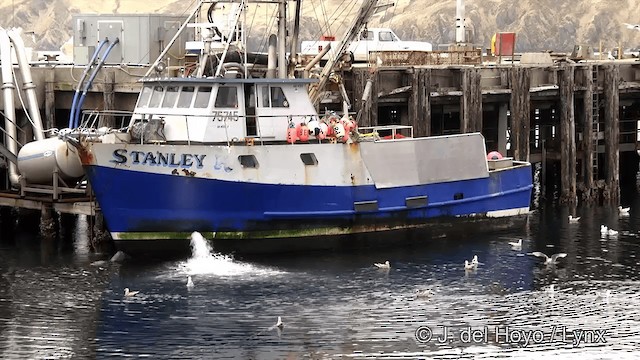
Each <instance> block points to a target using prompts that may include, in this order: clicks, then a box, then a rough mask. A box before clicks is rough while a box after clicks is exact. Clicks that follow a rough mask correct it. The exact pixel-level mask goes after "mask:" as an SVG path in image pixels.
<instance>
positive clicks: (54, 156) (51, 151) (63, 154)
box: [18, 138, 84, 184]
mask: <svg viewBox="0 0 640 360" xmlns="http://www.w3.org/2000/svg"><path fill="white" fill-rule="evenodd" d="M55 169H58V175H59V176H60V177H61V178H63V179H64V180H73V179H78V178H80V177H82V175H84V170H83V169H82V163H81V162H80V157H79V156H78V150H77V149H76V148H75V147H73V146H72V145H69V144H68V143H67V142H66V141H64V140H60V139H58V138H48V139H44V140H39V141H32V142H30V143H27V144H25V145H24V146H23V147H22V149H20V151H19V152H18V171H20V175H22V176H23V177H24V178H25V179H26V180H27V182H28V183H32V184H50V183H51V182H52V179H53V171H54V170H55Z"/></svg>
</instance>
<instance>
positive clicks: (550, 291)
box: [544, 284, 556, 297]
mask: <svg viewBox="0 0 640 360" xmlns="http://www.w3.org/2000/svg"><path fill="white" fill-rule="evenodd" d="M555 287H556V286H555V285H554V284H551V285H549V286H548V287H546V288H545V289H544V292H546V293H547V294H549V296H551V297H553V295H554V292H555Z"/></svg>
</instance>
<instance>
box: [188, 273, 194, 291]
mask: <svg viewBox="0 0 640 360" xmlns="http://www.w3.org/2000/svg"><path fill="white" fill-rule="evenodd" d="M194 286H195V285H194V283H193V280H191V275H189V277H187V287H188V288H192V287H194Z"/></svg>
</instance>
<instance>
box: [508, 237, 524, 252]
mask: <svg viewBox="0 0 640 360" xmlns="http://www.w3.org/2000/svg"><path fill="white" fill-rule="evenodd" d="M509 245H511V247H512V248H513V250H519V249H522V239H518V241H516V242H510V243H509Z"/></svg>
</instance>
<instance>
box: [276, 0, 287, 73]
mask: <svg viewBox="0 0 640 360" xmlns="http://www.w3.org/2000/svg"><path fill="white" fill-rule="evenodd" d="M286 77H287V1H286V0H280V1H279V2H278V78H280V79H286Z"/></svg>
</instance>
